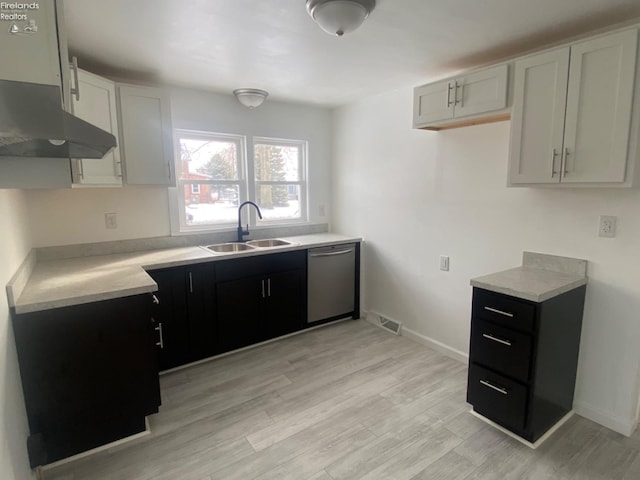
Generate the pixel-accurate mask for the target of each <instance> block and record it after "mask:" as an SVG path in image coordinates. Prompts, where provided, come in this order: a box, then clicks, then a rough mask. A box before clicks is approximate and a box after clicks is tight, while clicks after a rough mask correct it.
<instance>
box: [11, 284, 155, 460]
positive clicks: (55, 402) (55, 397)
mask: <svg viewBox="0 0 640 480" xmlns="http://www.w3.org/2000/svg"><path fill="white" fill-rule="evenodd" d="M151 301H152V300H151V296H150V295H148V294H145V295H135V296H130V297H124V298H119V299H114V300H105V301H100V302H94V303H88V304H82V305H75V306H70V307H61V308H55V309H51V310H43V311H38V312H32V313H22V314H16V313H15V311H12V320H13V329H14V333H15V340H16V347H17V353H18V361H19V365H20V376H21V379H22V388H23V391H24V399H25V405H26V410H27V418H28V421H29V432H30V436H29V439H28V442H27V446H28V452H29V460H30V464H31V466H32V467H36V466H38V465H45V464H48V463H51V462H54V461H56V460H59V459H62V458H66V457H69V456H72V455H74V454H77V453H80V452H84V451H86V450H90V449H92V448H95V447H98V446H101V445H105V444H107V443H110V442H113V441H115V440H119V439H122V438H124V437H127V436H130V435H133V434H135V433H139V432H141V431H144V430H145V417H146V416H148V415H151V414H153V413H156V412H157V411H158V407H159V405H160V386H159V382H158V368H157V363H156V356H155V352H154V341H155V335H154V334H155V332H154V330H153V324H152V322H151V314H150V305H151Z"/></svg>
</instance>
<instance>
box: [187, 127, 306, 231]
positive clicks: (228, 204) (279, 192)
mask: <svg viewBox="0 0 640 480" xmlns="http://www.w3.org/2000/svg"><path fill="white" fill-rule="evenodd" d="M246 143H247V139H246V137H244V136H240V135H224V134H216V133H208V132H195V131H187V130H177V131H176V144H177V145H178V146H179V154H178V156H177V158H176V172H178V175H177V178H178V180H177V189H176V191H177V195H176V200H175V202H176V205H177V212H178V213H177V215H175V217H176V220H177V223H178V224H179V229H180V231H193V230H210V229H216V228H218V229H219V228H229V227H232V226H235V225H236V224H237V221H238V205H240V203H241V202H243V201H245V200H252V201H254V202H256V203H257V204H258V205H259V206H260V210H261V212H262V217H263V218H262V220H258V219H257V217H254V216H253V214H252V215H251V218H250V219H249V220H248V221H249V223H250V224H252V225H255V224H256V223H259V224H268V225H273V224H281V223H295V222H304V221H306V220H307V213H306V202H307V184H306V179H305V165H306V142H302V141H296V140H279V139H271V138H263V137H260V138H258V137H255V138H253V139H252V140H250V141H249V152H250V155H249V156H247V155H246V154H245V145H246ZM247 172H248V174H247Z"/></svg>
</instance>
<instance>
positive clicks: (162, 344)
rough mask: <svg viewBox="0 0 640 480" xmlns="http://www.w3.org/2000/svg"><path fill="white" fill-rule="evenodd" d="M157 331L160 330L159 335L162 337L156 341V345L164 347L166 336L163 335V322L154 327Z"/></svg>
mask: <svg viewBox="0 0 640 480" xmlns="http://www.w3.org/2000/svg"><path fill="white" fill-rule="evenodd" d="M154 330H155V331H156V332H158V336H159V337H160V341H159V342H156V345H157V346H158V347H160V348H161V349H163V348H164V338H163V335H162V322H160V323H158V326H157V327H156V328H155V329H154Z"/></svg>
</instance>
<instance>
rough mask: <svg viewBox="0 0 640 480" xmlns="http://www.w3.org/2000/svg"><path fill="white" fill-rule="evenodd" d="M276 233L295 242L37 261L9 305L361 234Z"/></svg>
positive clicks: (123, 288) (57, 299)
mask: <svg viewBox="0 0 640 480" xmlns="http://www.w3.org/2000/svg"><path fill="white" fill-rule="evenodd" d="M279 238H282V239H283V240H287V241H289V242H292V243H293V244H292V245H286V246H282V247H273V248H268V249H255V250H249V251H244V252H237V253H232V254H229V253H227V254H223V253H214V252H211V251H209V250H205V249H204V248H201V247H195V246H194V247H182V248H170V249H164V250H152V251H147V252H134V253H123V254H115V255H95V256H88V257H78V258H70V259H61V260H45V261H37V262H36V263H35V265H34V266H33V270H32V271H31V274H30V275H29V277H28V279H27V280H26V281H25V282H24V288H19V286H18V282H15V283H14V282H10V283H9V285H7V291H8V297H9V301H10V306H12V307H15V310H16V313H27V312H33V311H38V310H46V309H50V308H57V307H64V306H69V305H78V304H82V303H90V302H96V301H100V300H109V299H113V298H118V297H125V296H129V295H137V294H141V293H150V292H154V291H156V290H157V289H158V286H157V285H156V283H155V282H154V281H153V279H152V278H151V277H150V276H149V275H148V274H147V273H146V271H147V270H156V269H159V268H166V267H176V266H181V265H189V264H194V263H204V262H215V261H219V260H228V259H230V258H240V257H250V256H257V255H267V254H270V253H276V252H287V251H294V250H302V249H306V248H313V247H321V246H328V245H338V244H341V243H349V242H360V241H361V240H362V239H361V238H359V237H350V236H345V235H339V234H333V233H319V234H310V235H300V236H294V237H279ZM18 290H20V291H18Z"/></svg>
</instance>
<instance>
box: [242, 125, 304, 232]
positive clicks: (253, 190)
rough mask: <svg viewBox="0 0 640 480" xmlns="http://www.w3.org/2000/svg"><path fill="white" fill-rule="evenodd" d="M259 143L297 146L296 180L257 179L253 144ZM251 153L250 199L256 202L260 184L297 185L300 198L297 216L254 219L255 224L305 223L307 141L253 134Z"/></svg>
mask: <svg viewBox="0 0 640 480" xmlns="http://www.w3.org/2000/svg"><path fill="white" fill-rule="evenodd" d="M256 144H260V145H274V146H296V147H298V151H299V155H298V180H278V181H264V180H257V179H256V175H255V146H256ZM251 153H252V155H253V159H252V161H251V162H252V163H251V174H252V178H251V184H250V185H249V188H250V190H249V191H250V195H251V197H252V200H253V201H255V202H256V203H257V200H256V199H257V198H258V189H259V188H260V185H283V186H289V185H298V187H299V189H298V191H299V195H300V198H299V200H298V202H299V207H300V217H299V218H284V219H283V218H277V219H273V220H268V219H263V220H260V219H256V225H258V226H260V225H264V226H272V225H290V224H296V223H307V222H308V216H307V203H308V189H309V186H308V182H307V158H308V142H307V141H305V140H293V139H285V138H273V137H259V136H255V137H252V138H251Z"/></svg>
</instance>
